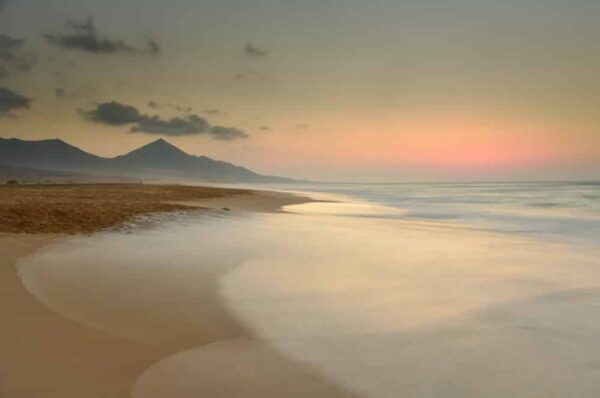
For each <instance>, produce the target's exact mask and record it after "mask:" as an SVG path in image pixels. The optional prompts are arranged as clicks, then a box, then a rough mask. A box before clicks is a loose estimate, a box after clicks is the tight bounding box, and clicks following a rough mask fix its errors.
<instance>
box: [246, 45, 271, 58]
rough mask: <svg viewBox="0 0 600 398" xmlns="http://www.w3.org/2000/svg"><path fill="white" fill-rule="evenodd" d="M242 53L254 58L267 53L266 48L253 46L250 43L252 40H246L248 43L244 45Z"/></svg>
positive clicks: (261, 56) (262, 56) (264, 55)
mask: <svg viewBox="0 0 600 398" xmlns="http://www.w3.org/2000/svg"><path fill="white" fill-rule="evenodd" d="M244 53H245V54H246V55H247V56H248V57H250V58H255V59H258V58H264V57H266V56H267V55H269V51H268V50H266V49H264V48H260V47H258V46H255V45H254V44H252V42H248V44H246V47H245V48H244Z"/></svg>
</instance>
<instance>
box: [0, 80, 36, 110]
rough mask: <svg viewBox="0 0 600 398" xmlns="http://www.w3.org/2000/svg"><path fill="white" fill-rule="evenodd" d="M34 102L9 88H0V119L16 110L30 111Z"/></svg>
mask: <svg viewBox="0 0 600 398" xmlns="http://www.w3.org/2000/svg"><path fill="white" fill-rule="evenodd" d="M31 102H33V100H32V99H31V98H28V97H25V96H23V95H21V94H18V93H16V92H14V91H12V90H11V89H9V88H7V87H0V117H2V116H6V115H8V114H10V112H11V111H13V110H16V109H29V107H30V106H31Z"/></svg>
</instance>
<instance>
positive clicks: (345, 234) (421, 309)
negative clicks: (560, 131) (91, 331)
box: [20, 204, 600, 398]
mask: <svg viewBox="0 0 600 398" xmlns="http://www.w3.org/2000/svg"><path fill="white" fill-rule="evenodd" d="M303 206H307V207H305V208H304V209H306V212H304V214H283V213H280V214H245V215H244V214H231V215H228V216H226V217H223V216H217V215H205V216H199V218H198V219H193V220H192V219H189V220H188V221H186V222H173V223H165V224H164V225H162V226H161V227H160V228H156V229H154V230H151V231H141V232H139V233H135V234H131V235H127V234H124V233H108V234H102V235H98V236H92V237H85V238H75V239H73V240H70V241H68V242H65V243H62V244H59V245H55V246H53V247H51V248H49V249H48V250H45V251H42V252H41V253H39V254H38V255H35V256H33V257H31V258H29V259H28V260H27V261H26V262H24V263H22V264H21V267H20V269H21V274H22V278H23V281H24V283H25V285H26V286H27V288H28V289H29V290H30V291H31V292H32V293H33V294H34V295H35V296H36V297H38V298H39V299H40V300H42V301H43V302H44V303H46V305H48V306H49V307H50V308H52V309H53V310H55V311H57V312H59V313H61V314H63V315H65V316H67V317H69V318H72V319H75V320H77V321H79V322H81V323H83V324H86V325H89V326H93V327H95V328H97V329H100V330H103V331H106V332H109V333H112V334H115V335H119V336H123V337H127V338H129V339H133V340H137V341H141V342H145V343H148V344H151V345H154V346H157V347H161V348H163V349H165V350H167V351H169V352H171V355H168V356H167V357H166V358H164V359H163V360H161V361H158V362H156V363H155V364H154V365H152V366H150V367H149V368H148V369H147V370H146V371H145V372H144V373H143V374H142V375H141V376H140V377H139V378H138V380H137V382H136V384H135V388H134V393H135V396H136V397H141V398H146V397H150V398H158V397H167V396H224V397H227V396H235V397H239V396H249V397H259V396H273V395H277V394H279V395H281V396H297V397H314V396H319V397H337V396H348V395H350V393H349V392H348V391H355V392H356V393H359V394H360V395H362V396H370V397H398V396H411V397H430V396H444V397H480V396H486V397H505V396H511V397H531V396H544V394H546V395H550V394H551V393H552V392H554V393H555V394H556V392H557V391H559V392H561V393H560V394H558V396H561V395H562V396H565V395H569V396H574V397H592V396H597V393H598V391H600V378H599V377H596V376H598V375H597V372H598V369H600V367H599V366H598V361H597V360H596V359H595V358H600V352H599V351H598V350H600V345H598V344H595V342H594V338H595V337H594V336H597V335H598V332H599V331H600V321H598V320H597V319H598V318H597V317H594V316H593V315H594V314H595V309H596V307H597V305H598V298H599V295H598V290H597V287H598V286H600V273H599V271H598V262H597V258H598V257H597V256H596V255H595V253H588V252H584V251H582V250H576V249H577V248H576V247H574V246H569V245H559V244H549V243H547V242H542V241H537V240H532V239H524V238H520V237H512V236H505V235H498V234H492V233H485V232H481V231H473V230H467V229H461V228H457V227H456V226H445V225H442V224H435V223H425V222H420V223H412V222H405V221H398V220H385V219H373V218H368V217H364V216H365V215H369V214H370V213H369V212H371V210H373V214H376V213H377V212H378V209H370V208H369V206H362V205H361V206H360V216H361V217H356V210H357V207H356V206H352V207H350V208H349V209H348V213H351V214H352V215H348V213H345V212H344V210H343V208H342V207H340V205H335V209H336V211H335V215H329V214H328V213H327V210H326V209H316V208H315V206H320V205H315V204H309V205H300V206H295V207H294V208H293V210H294V211H295V212H301V213H302V212H303ZM323 206H325V207H331V206H332V205H331V204H326V205H323ZM586 289H587V290H586ZM340 386H343V388H342V387H340Z"/></svg>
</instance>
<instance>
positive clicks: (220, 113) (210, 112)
mask: <svg viewBox="0 0 600 398" xmlns="http://www.w3.org/2000/svg"><path fill="white" fill-rule="evenodd" d="M203 112H204V113H206V114H207V115H211V116H227V112H224V111H222V110H219V109H205V110H204V111H203Z"/></svg>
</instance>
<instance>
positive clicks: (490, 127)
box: [0, 0, 600, 182]
mask: <svg viewBox="0 0 600 398" xmlns="http://www.w3.org/2000/svg"><path fill="white" fill-rule="evenodd" d="M598 21H600V2H599V1H590V0H503V1H491V0H370V1H366V0H361V1H359V0H302V1H299V0H296V1H292V0H170V1H164V0H145V1H143V0H120V1H106V0H102V1H101V0H53V1H48V0H0V136H2V137H17V138H22V139H43V138H61V139H63V140H65V141H67V142H69V143H71V144H73V145H76V146H78V147H80V148H82V149H84V150H86V151H89V152H92V153H95V154H99V155H103V156H114V155H118V154H122V153H125V152H127V151H129V150H132V149H134V148H136V147H139V146H141V145H143V144H145V143H148V142H150V141H153V140H156V139H158V138H165V139H167V140H168V141H170V142H172V143H173V144H175V145H177V146H178V147H180V148H181V149H183V150H185V151H186V152H189V153H192V154H203V155H207V156H210V157H213V158H217V159H221V160H226V161H230V162H233V163H236V164H240V165H244V166H246V167H249V168H251V169H253V170H255V171H258V172H261V173H268V174H278V175H285V176H290V177H298V178H308V179H316V180H330V181H398V182H401V181H419V180H428V181H429V180H442V181H447V180H486V179H494V180H495V179H517V180H520V179H521V180H530V179H545V180H548V179H549V180H556V179H572V178H573V179H575V178H576V179H597V178H599V177H600V127H599V126H600V44H599V43H600V23H598Z"/></svg>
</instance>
